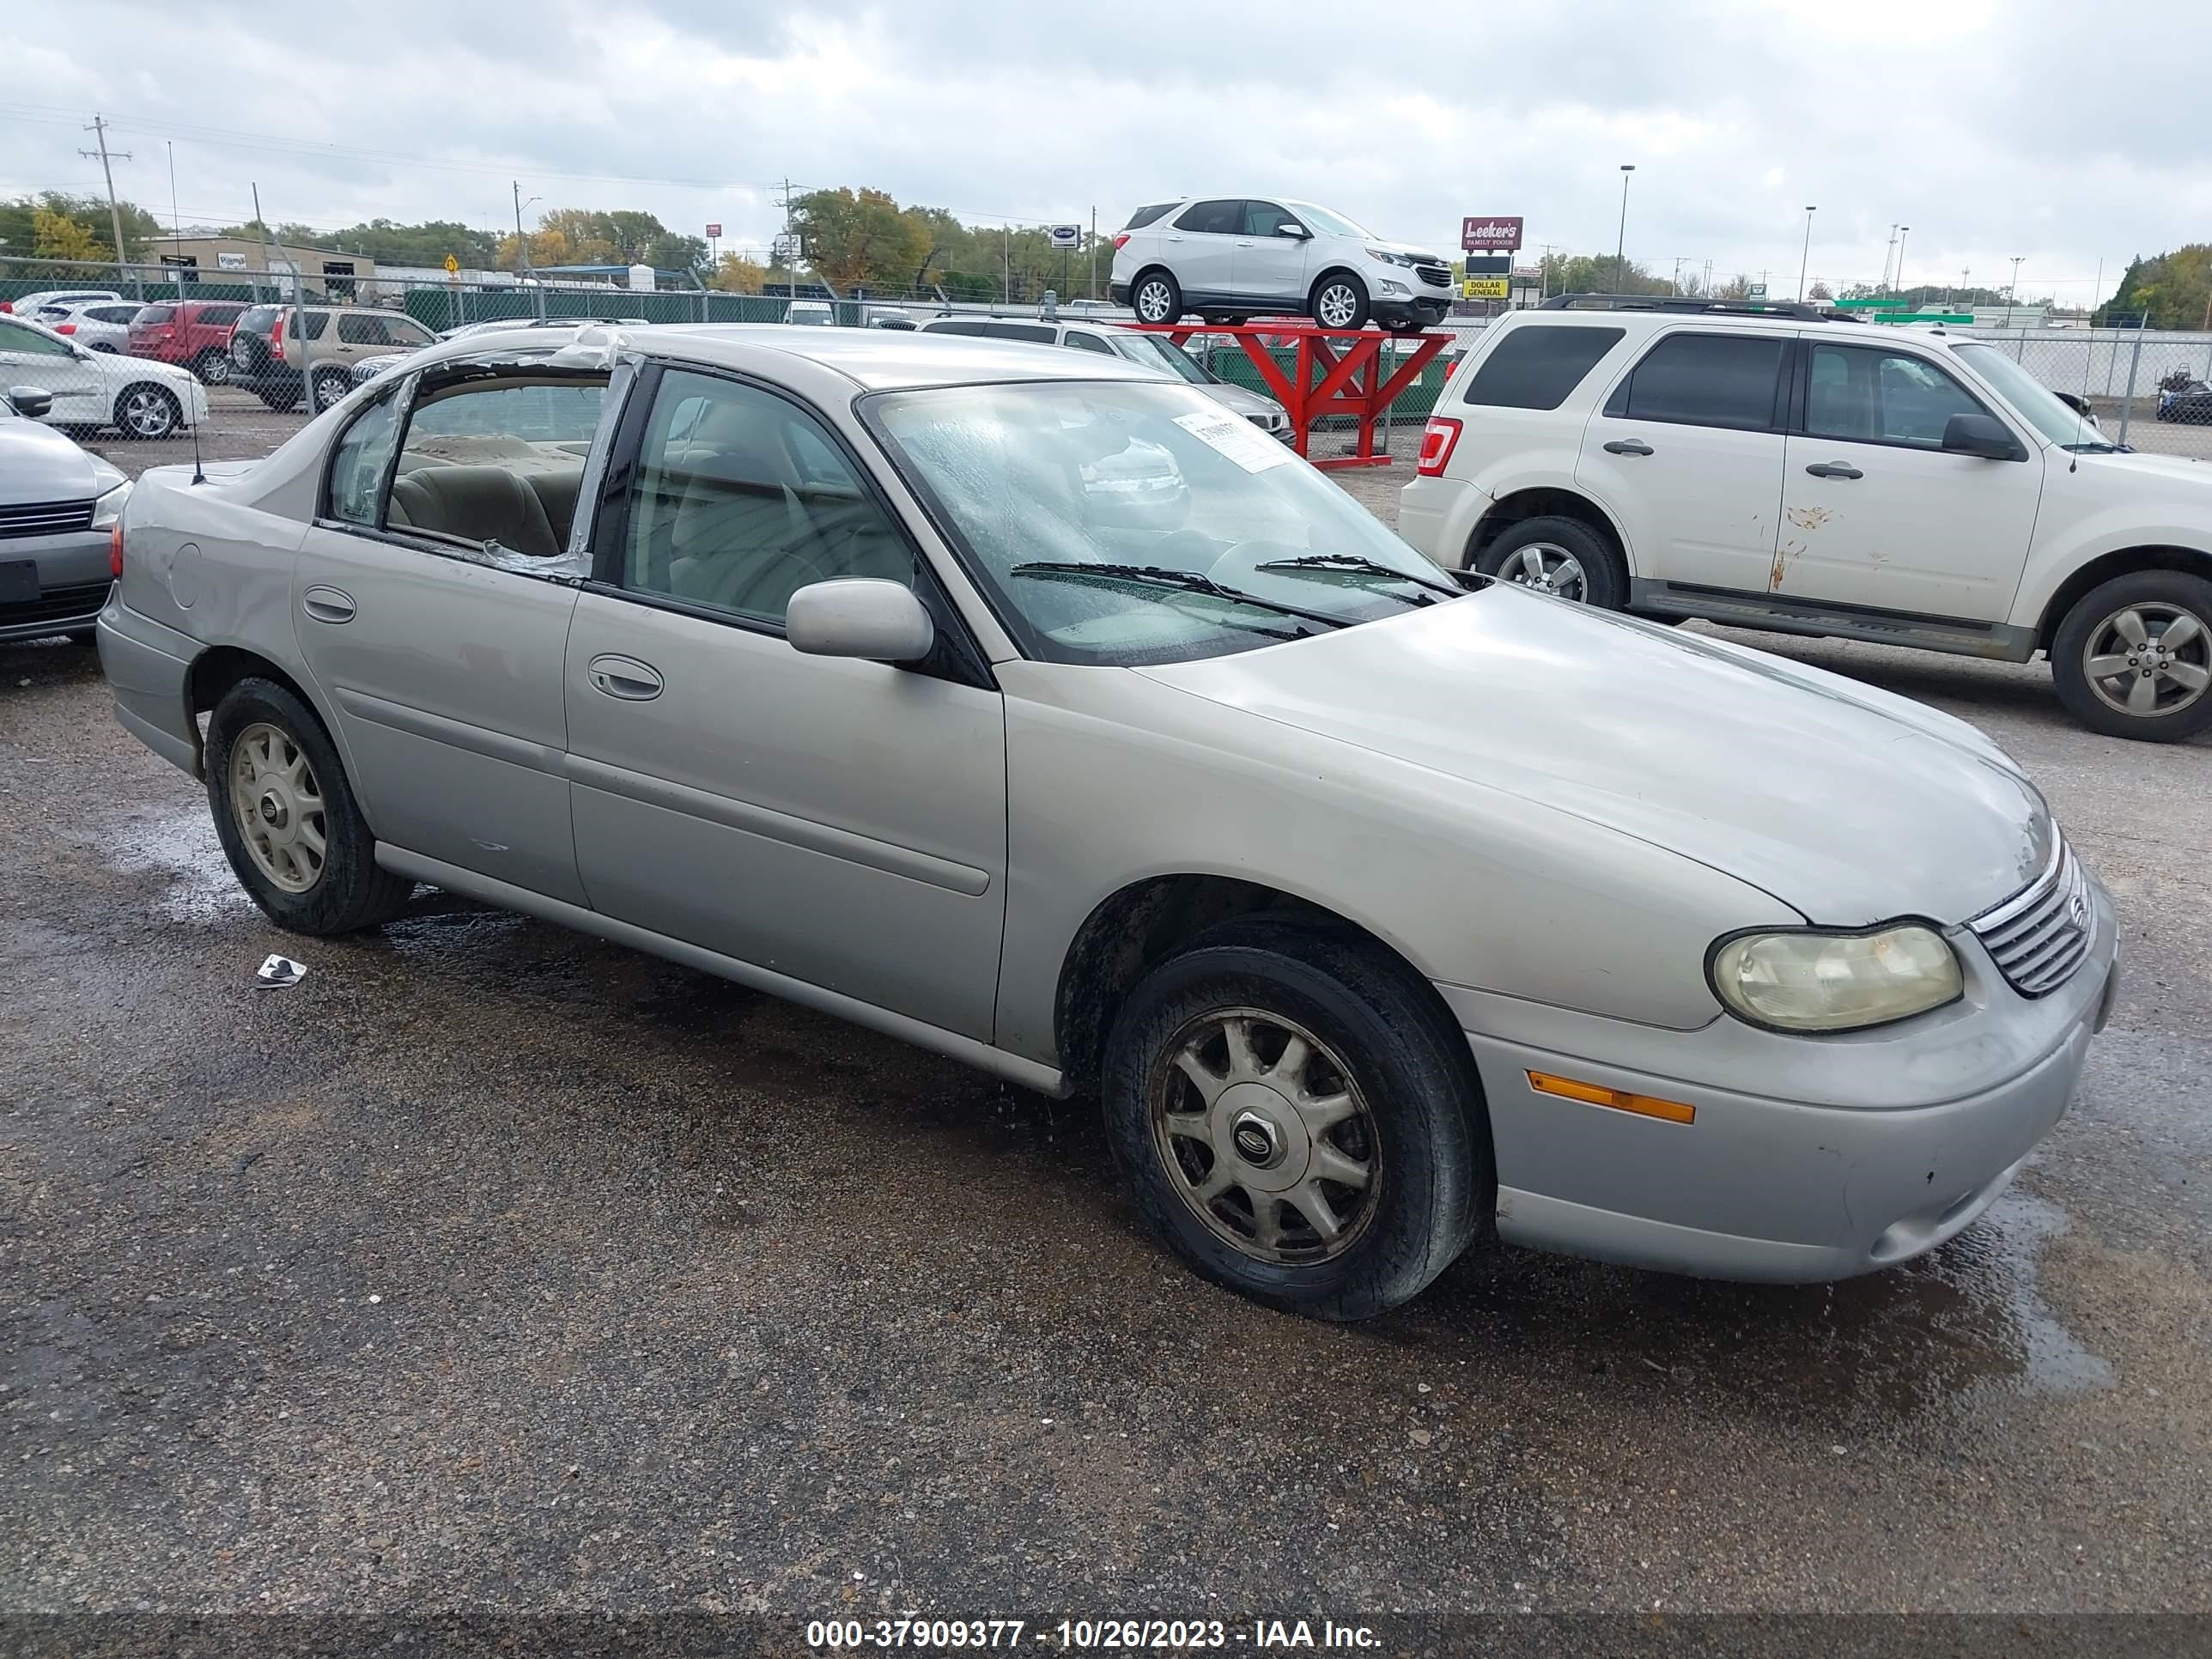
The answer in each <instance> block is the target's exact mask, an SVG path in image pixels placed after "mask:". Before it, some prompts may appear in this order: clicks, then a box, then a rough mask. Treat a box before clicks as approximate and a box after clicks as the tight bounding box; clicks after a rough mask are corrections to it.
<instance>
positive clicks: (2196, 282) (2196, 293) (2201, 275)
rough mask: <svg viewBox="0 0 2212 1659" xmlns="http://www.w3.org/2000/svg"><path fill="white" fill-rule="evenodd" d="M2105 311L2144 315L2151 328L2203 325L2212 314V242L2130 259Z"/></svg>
mask: <svg viewBox="0 0 2212 1659" xmlns="http://www.w3.org/2000/svg"><path fill="white" fill-rule="evenodd" d="M2104 313H2106V314H2117V315H2118V316H2122V317H2124V318H2126V319H2128V320H2130V321H2133V320H2134V318H2135V317H2136V315H2137V314H2141V315H2142V318H2143V319H2144V325H2145V326H2146V327H2149V328H2191V329H2194V328H2202V327H2203V326H2204V319H2205V318H2206V317H2207V316H2208V315H2212V242H2191V243H2189V244H2187V245H2186V246H2182V247H2178V248H2175V249H2174V250H2172V252H2168V253H2160V254H2156V255H2154V256H2153V257H2152V258H2148V259H2144V258H2137V259H2135V260H2134V261H2132V262H2130V264H2129V266H2128V269H2127V274H2126V275H2125V276H2122V277H2121V278H2120V286H2119V289H2118V291H2117V292H2116V293H2115V294H2114V295H2112V302H2111V303H2110V304H2109V305H2107V306H2106V307H2104Z"/></svg>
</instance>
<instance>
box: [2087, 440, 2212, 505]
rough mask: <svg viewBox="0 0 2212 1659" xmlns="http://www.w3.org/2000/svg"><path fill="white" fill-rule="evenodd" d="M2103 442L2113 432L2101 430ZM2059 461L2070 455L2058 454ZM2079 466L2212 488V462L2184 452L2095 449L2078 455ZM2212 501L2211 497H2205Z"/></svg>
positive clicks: (2185, 485)
mask: <svg viewBox="0 0 2212 1659" xmlns="http://www.w3.org/2000/svg"><path fill="white" fill-rule="evenodd" d="M2102 436H2103V437H2104V439H2105V441H2106V442H2108V443H2109V442H2110V441H2112V435H2111V434H2110V433H2106V434H2103V435H2102ZM2057 459H2060V460H2061V461H2062V462H2063V461H2064V460H2067V459H2072V458H2071V457H2065V456H2062V457H2058V458H2057ZM2092 468H2094V469H2095V470H2096V471H2100V472H2103V471H2112V472H2117V473H2121V474H2127V475H2131V476H2133V477H2138V478H2143V479H2154V480H2156V481H2157V482H2158V483H2179V484H2180V485H2181V486H2182V487H2183V488H2184V489H2187V488H2189V487H2190V486H2191V485H2194V486H2195V487H2196V488H2197V489H2212V465H2206V464H2205V463H2204V462H2203V461H2199V460H2193V459H2191V458H2190V457H2188V456H2186V455H2152V454H2147V453H2144V452H2143V451H2142V450H2140V449H2135V450H2127V451H2124V452H2121V453H2115V454H2111V455H2102V454H2099V453H2095V452H2094V451H2091V452H2088V453H2085V454H2083V455H2082V456H2081V470H2082V471H2085V472H2086V471H2089V470H2090V469H2092ZM2207 499H2208V501H2212V497H2208V498H2207Z"/></svg>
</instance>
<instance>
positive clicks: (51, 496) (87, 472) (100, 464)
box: [0, 416, 123, 507]
mask: <svg viewBox="0 0 2212 1659" xmlns="http://www.w3.org/2000/svg"><path fill="white" fill-rule="evenodd" d="M122 482H123V474H122V473H121V472H120V471H118V470H117V469H116V468H114V467H112V466H110V465H108V464H107V463H106V461H103V460H101V459H100V457H99V456H97V455H92V454H88V453H86V452H85V451H83V450H82V449H80V448H78V447H77V446H76V440H75V439H73V438H71V437H70V435H69V434H67V433H66V432H58V431H57V430H55V429H54V428H52V427H50V426H43V425H41V424H40V422H36V421H27V420H22V419H20V418H16V417H14V416H0V506H7V507H12V506H15V505H16V504H17V503H19V502H22V501H83V500H85V499H87V498H88V497H89V496H94V495H106V493H107V492H108V491H109V490H111V489H114V488H115V486H116V485H118V484H119V483H122Z"/></svg>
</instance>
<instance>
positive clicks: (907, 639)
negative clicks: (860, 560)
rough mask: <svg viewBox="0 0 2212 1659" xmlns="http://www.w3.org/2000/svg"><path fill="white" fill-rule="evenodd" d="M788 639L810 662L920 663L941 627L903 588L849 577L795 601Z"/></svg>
mask: <svg viewBox="0 0 2212 1659" xmlns="http://www.w3.org/2000/svg"><path fill="white" fill-rule="evenodd" d="M783 631H784V637H785V638H787V639H788V640H789V641H791V648H792V649H793V650H794V651H801V652H804V653H805V654H806V655H808V656H810V657H857V658H859V659H861V660H862V661H864V662H887V663H914V662H920V661H921V659H923V658H924V657H926V656H927V655H928V654H929V653H930V650H931V648H932V647H934V646H935V645H936V643H937V624H936V623H934V622H933V621H932V620H931V619H930V615H929V611H928V610H927V608H926V607H925V606H924V605H922V602H921V600H920V599H917V598H915V592H914V590H913V589H912V588H910V587H908V586H906V585H905V584H904V583H902V582H894V581H884V580H880V579H878V578H872V577H862V576H843V577H839V578H838V579H836V580H834V581H826V582H810V583H808V584H807V586H805V587H802V588H800V589H799V591H798V592H796V593H793V595H792V596H791V603H790V604H789V605H787V606H786V607H785V609H784V613H783Z"/></svg>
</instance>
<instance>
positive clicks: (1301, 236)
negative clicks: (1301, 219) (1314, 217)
mask: <svg viewBox="0 0 2212 1659" xmlns="http://www.w3.org/2000/svg"><path fill="white" fill-rule="evenodd" d="M1275 234H1276V235H1278V236H1295V237H1297V240H1300V241H1301V242H1303V241H1304V240H1306V238H1307V237H1309V236H1310V235H1312V234H1313V232H1311V231H1310V230H1308V229H1307V228H1305V227H1304V225H1291V224H1283V225H1277V226H1276V227H1275Z"/></svg>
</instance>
